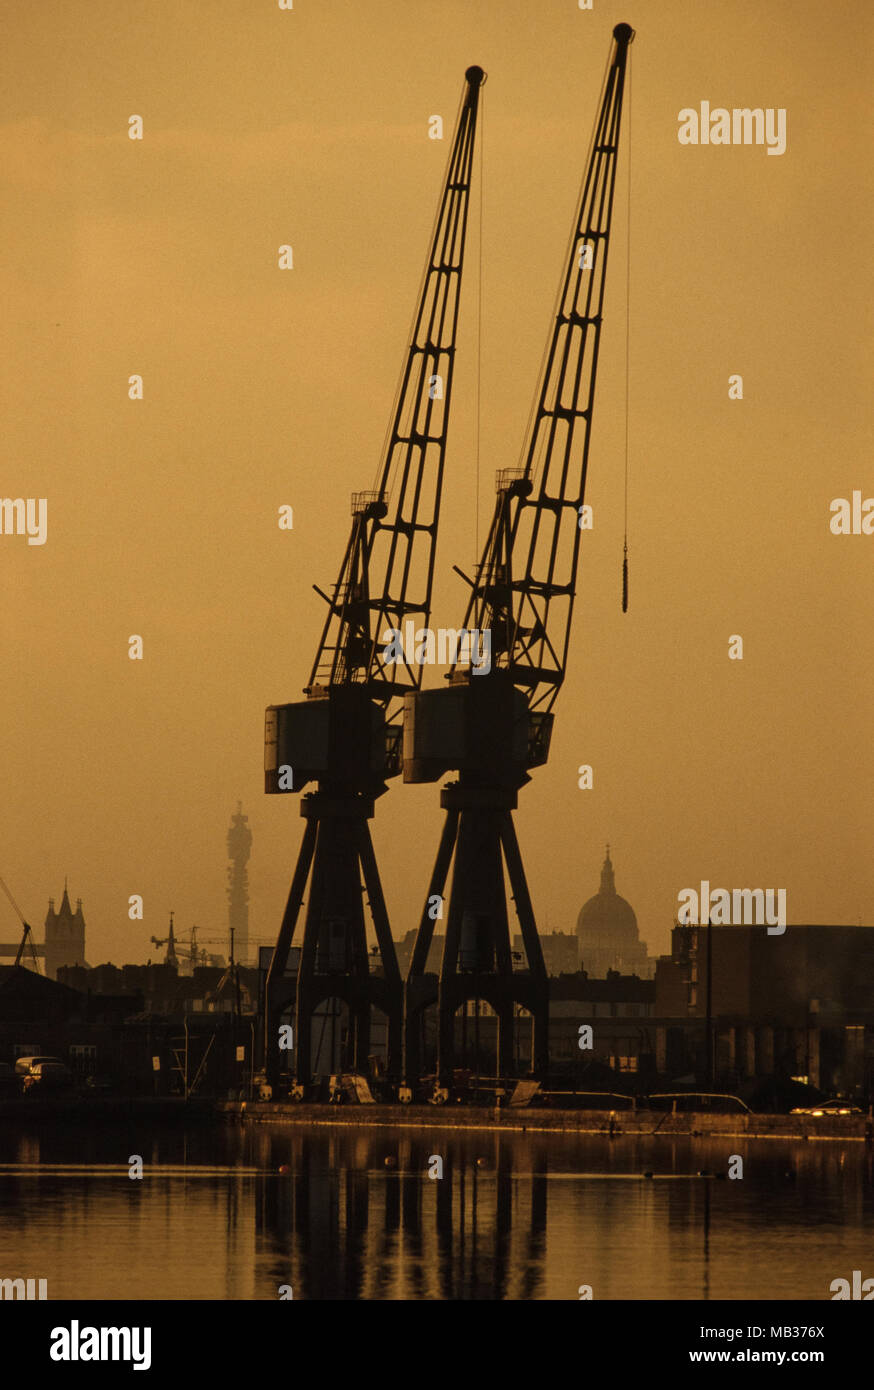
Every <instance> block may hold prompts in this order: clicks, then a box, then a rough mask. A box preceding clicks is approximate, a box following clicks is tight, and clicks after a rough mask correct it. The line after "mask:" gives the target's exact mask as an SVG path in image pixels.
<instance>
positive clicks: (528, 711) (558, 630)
mask: <svg viewBox="0 0 874 1390" xmlns="http://www.w3.org/2000/svg"><path fill="white" fill-rule="evenodd" d="M632 38H633V31H632V29H631V27H630V25H628V24H618V25H617V26H616V28H615V29H614V30H613V43H612V45H611V52H610V59H609V63H608V70H607V76H606V79H605V86H604V89H603V95H602V99H601V105H600V109H599V113H598V117H597V122H596V127H595V134H594V139H593V143H592V146H591V149H590V153H589V158H588V162H587V166H586V173H585V181H584V184H583V193H582V199H581V203H580V208H579V213H578V216H577V219H576V222H575V224H574V236H573V240H572V242H571V247H570V256H569V261H568V264H567V266H566V268H565V271H564V276H563V282H562V289H561V294H560V298H559V302H558V310H557V313H556V317H555V323H554V326H553V329H552V334H551V337H550V340H549V344H548V352H547V356H546V361H545V364H544V368H543V373H542V377H541V381H540V386H539V392H538V396H537V404H536V409H535V411H534V413H533V416H532V421H531V425H530V427H529V433H528V437H527V440H526V445H525V448H524V450H523V456H522V457H523V460H524V462H523V465H522V466H521V467H520V468H515V469H504V470H502V471H501V472H499V473H498V475H497V499H496V504H495V511H494V517H493V520H492V523H491V527H490V530H489V533H488V537H487V539H486V542H485V545H484V549H483V553H482V559H481V561H480V563H479V564H478V565H477V567H476V570H475V573H474V577H473V579H470V580H467V582H468V583H469V585H470V590H471V592H470V596H469V600H468V605H467V612H466V614H465V619H464V628H465V629H467V630H468V631H470V630H472V629H474V628H476V629H478V630H479V631H480V632H483V631H485V630H490V631H491V644H492V645H491V650H492V660H491V669H490V671H489V673H488V674H485V673H483V672H478V673H475V674H474V673H473V671H472V668H471V667H469V666H468V667H464V668H462V667H461V666H459V665H458V664H456V665H455V666H454V667H453V668H452V670H451V671H450V673H449V675H448V677H447V679H448V681H449V685H448V686H446V687H444V688H442V689H436V690H427V691H422V690H418V689H417V690H414V691H411V692H410V693H408V694H407V695H406V697H405V710H404V781H406V782H431V781H435V780H436V779H437V778H438V777H441V776H443V775H444V773H446V772H447V771H448V770H450V769H457V771H458V774H459V775H458V781H457V782H452V783H449V784H448V785H447V786H445V787H444V788H443V790H442V791H441V795H440V803H441V806H442V807H443V808H444V809H445V811H446V820H445V823H444V828H443V833H442V837H441V840H440V845H439V849H438V851H437V858H436V862H435V865H434V871H433V874H432V878H431V883H430V886H429V888H428V899H427V903H426V907H425V909H424V910H423V912H422V917H421V922H420V925H419V928H418V932H417V937H416V943H415V947H414V949H413V955H412V959H411V962H410V968H409V972H408V978H407V983H406V989H405V1019H406V1022H405V1065H404V1070H405V1076H406V1078H407V1080H408V1082H409V1081H412V1080H413V1079H414V1078H415V1077H417V1076H418V1075H419V1074H420V1073H421V1024H422V1017H423V1013H424V1010H425V1009H426V1008H427V1007H428V1006H429V1005H431V1004H433V1003H434V1002H435V1001H436V1003H437V1006H438V1051H437V1081H436V1086H435V1092H434V1099H435V1100H437V1101H441V1100H445V1099H446V1098H447V1094H448V1092H447V1086H448V1083H449V1082H450V1081H451V1079H452V1069H453V1063H454V1020H455V1015H456V1012H457V1010H458V1008H459V1006H461V1005H465V1006H466V1004H467V1001H468V1000H472V999H477V1000H479V999H484V1000H486V1001H487V1002H488V1003H489V1004H490V1005H491V1007H492V1009H493V1010H494V1012H495V1013H496V1015H497V1018H498V1049H497V1052H498V1056H497V1061H498V1075H499V1076H508V1075H510V1074H511V1072H512V1067H513V1043H514V1037H513V1032H514V1012H515V1006H516V1005H521V1006H522V1007H523V1008H524V1009H526V1010H527V1011H528V1012H529V1013H530V1014H531V1016H532V1034H533V1036H532V1045H531V1063H532V1070H533V1071H534V1072H535V1074H537V1073H539V1074H541V1075H542V1074H543V1072H544V1071H545V1070H546V1067H547V1065H548V1044H547V1029H548V1017H549V993H548V979H547V974H546V968H545V965H544V961H543V952H542V950H541V946H540V940H539V937H538V934H537V927H536V924H535V920H534V913H533V911H532V907H531V901H530V898H529V894H528V887H527V884H526V880H525V873H524V869H523V866H522V859H521V855H520V852H519V845H518V842H517V839H516V831H515V827H514V824H513V817H512V812H513V810H514V809H515V807H516V805H517V793H518V790H519V788H520V787H521V786H523V785H524V784H525V783H526V782H528V781H529V780H530V778H529V776H528V773H529V769H531V768H534V767H539V766H542V765H543V764H544V763H545V762H546V760H547V757H548V753H549V742H550V735H551V732H552V722H553V712H552V711H553V705H554V704H555V699H556V696H557V694H558V691H559V688H560V687H561V684H562V681H563V680H564V675H565V669H566V664H567V656H568V644H569V639H570V630H571V617H572V614H573V605H574V594H575V584H576V577H577V565H578V558H579V546H580V528H579V524H578V523H579V521H580V519H581V513H580V508H581V507H582V505H583V501H584V495H585V486H586V470H587V465H588V457H589V443H590V439H591V426H592V408H593V401H594V392H595V376H596V372H597V366H598V348H599V343H600V337H601V323H602V308H603V303H604V283H605V273H606V268H607V252H608V249H609V244H610V228H611V221H612V212H613V194H614V188H615V182H616V167H617V150H618V144H619V130H620V120H621V115H622V97H623V89H624V84H625V74H626V59H627V56H628V47H629V44H630V43H631V41H632ZM458 573H461V571H458ZM462 577H465V578H466V576H462ZM502 856H503V857H502ZM504 860H505V861H506V866H507V871H508V874H509V880H510V885H511V889H512V895H513V898H514V900H515V904H516V912H517V915H518V918H519V922H520V925H521V928H522V938H523V941H524V946H525V954H526V958H527V967H528V968H527V970H525V971H518V970H517V971H516V972H514V970H513V961H512V958H511V950H510V945H511V943H510V932H509V921H508V914H507V901H506V890H505V880H504ZM453 865H454V873H453V878H452V888H451V893H450V897H449V908H448V916H447V924H446V936H445V944H444V950H443V959H442V964H441V969H440V975H439V979H438V977H437V976H436V975H434V974H429V973H426V965H427V959H428V949H429V946H430V944H431V940H432V936H433V932H434V920H433V919H432V917H431V915H430V913H429V907H430V906H431V905H432V904H433V903H434V901H435V899H437V898H439V900H440V902H441V904H442V901H443V893H444V888H445V885H446V879H447V876H448V874H449V870H450V867H451V866H453ZM404 1094H405V1098H409V1095H410V1091H409V1087H407V1088H405V1092H404Z"/></svg>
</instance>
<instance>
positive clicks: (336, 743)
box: [264, 67, 485, 1095]
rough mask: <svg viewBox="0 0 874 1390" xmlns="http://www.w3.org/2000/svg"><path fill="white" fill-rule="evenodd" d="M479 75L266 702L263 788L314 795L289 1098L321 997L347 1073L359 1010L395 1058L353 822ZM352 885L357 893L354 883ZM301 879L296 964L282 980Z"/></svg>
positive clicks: (292, 992)
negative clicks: (354, 468)
mask: <svg viewBox="0 0 874 1390" xmlns="http://www.w3.org/2000/svg"><path fill="white" fill-rule="evenodd" d="M484 80H485V74H484V73H483V71H482V69H481V68H478V67H471V68H468V70H467V72H466V74H465V88H464V91H463V94H462V102H461V110H460V113H459V116H458V120H457V124H456V129H455V135H454V138H453V144H452V148H451V152H450V156H449V165H448V169H447V173H446V178H445V182H444V186H443V192H442V196H441V199H440V204H439V209H438V214H437V221H436V225H435V229H434V233H433V238H432V242H431V247H430V252H429V256H428V260H427V263H426V268H425V275H424V280H423V284H422V288H421V292H420V296H419V300H418V308H417V312H416V317H415V321H414V326H413V333H412V341H411V344H410V347H409V350H408V353H407V356H406V360H405V367H404V371H403V375H402V378H401V384H400V387H399V390H398V395H397V399H396V402H395V407H394V414H393V419H392V424H391V429H390V434H389V438H388V445H387V449H386V453H385V457H384V459H383V461H382V466H381V468H380V470H379V474H378V478H377V485H376V487H375V489H374V490H373V491H371V492H359V493H355V494H353V497H352V528H351V533H350V536H349V542H348V545H347V547H346V551H345V554H344V556H343V560H342V563H341V565H340V572H339V575H338V578H337V581H336V583H335V585H334V591H333V594H332V595H331V597H328V596H327V595H326V594H324V593H322V591H321V590H320V589H317V592H318V593H319V594H320V596H321V597H322V598H323V599H324V600H325V602H326V603H327V605H328V613H327V617H326V620H325V626H324V630H323V632H322V637H321V641H320V643H319V647H318V651H317V653H316V659H315V662H314V664H313V668H312V672H311V675H310V680H309V684H308V685H307V686H306V687H305V688H304V693H305V694H306V696H307V699H306V700H304V701H298V702H296V703H294V704H289V705H280V706H271V707H270V708H269V709H268V710H267V714H266V726H265V787H266V790H267V791H268V792H286V791H300V790H301V788H302V787H304V786H305V785H306V784H307V783H308V782H316V783H317V784H318V789H317V790H316V791H313V792H309V793H308V794H307V795H305V796H304V797H303V798H302V801H301V815H302V816H303V817H304V819H305V821H306V828H305V830H304V835H303V842H302V845H301V849H300V853H299V855H298V860H297V866H296V868H295V872H294V877H293V879H292V883H291V889H290V891H289V895H288V902H287V904H286V908H285V913H284V916H283V919H282V925H281V927H280V931H279V937H278V940H277V943H276V948H275V950H274V952H273V958H272V961H271V964H270V968H269V971H268V975H267V981H266V989H265V1005H264V1020H265V1040H264V1041H265V1063H266V1068H267V1075H268V1080H269V1081H270V1082H271V1084H273V1085H274V1086H275V1084H276V1080H277V1078H278V1068H279V1052H278V1042H279V1037H278V1033H279V1027H278V1025H279V1021H280V1019H281V1017H282V1014H283V1012H284V1010H286V1009H287V1008H288V1007H289V1005H290V1004H291V1003H292V1001H293V1002H294V1008H295V1023H296V1027H295V1036H296V1043H297V1047H296V1053H295V1076H296V1079H297V1083H298V1089H297V1094H299V1095H300V1094H302V1088H303V1087H304V1086H305V1085H306V1084H308V1083H309V1082H310V1080H311V1071H310V1066H311V1019H312V1016H313V1013H314V1012H315V1010H316V1008H317V1007H318V1005H319V1004H320V1003H321V1002H322V1001H323V1000H325V999H327V998H331V997H335V998H339V999H341V1000H343V1001H344V1002H345V1003H346V1005H347V1006H348V1009H349V1012H350V1020H351V1028H350V1032H351V1044H352V1057H351V1059H350V1061H351V1065H352V1066H353V1067H354V1069H355V1070H363V1069H364V1068H365V1066H366V1059H367V1055H368V1052H369V1047H370V1011H371V1007H372V1006H374V1005H375V1006H376V1007H377V1008H379V1009H380V1010H382V1012H383V1013H384V1014H385V1015H387V1018H388V1061H389V1072H390V1073H391V1072H393V1073H394V1074H397V1073H398V1072H399V1069H400V1063H401V1051H402V1015H403V993H402V984H401V978H400V972H399V970H398V964H397V958H396V955H395V949H394V943H393V941H392V937H391V931H390V929H389V923H388V915H387V913H386V908H385V902H384V899H383V893H382V887H381V884H380V881H379V873H378V870H377V866H376V858H375V855H374V851H373V843H372V841H371V837H370V829H369V826H368V824H367V822H368V820H370V818H371V817H372V816H373V814H374V802H375V800H376V798H377V797H379V796H381V795H382V794H383V793H384V792H385V791H386V790H387V787H386V779H387V778H390V777H392V776H395V775H397V773H399V772H400V769H401V759H400V738H401V725H400V717H399V716H400V706H399V705H397V706H396V710H395V712H394V715H393V717H392V716H391V715H390V712H389V706H390V705H391V704H392V702H393V700H395V699H396V697H398V696H400V695H403V694H404V693H405V692H407V691H410V690H417V689H418V688H419V686H420V683H421V674H422V668H421V667H420V666H418V665H415V664H407V663H406V662H405V661H402V662H398V663H390V662H388V661H387V660H386V647H385V641H384V634H385V630H386V629H387V628H389V629H392V628H400V629H403V624H404V622H405V620H407V619H409V618H411V617H412V616H413V615H416V616H419V618H420V621H422V622H423V623H424V624H425V625H427V624H428V621H429V618H430V609H431V589H432V580H433V573H434V556H435V546H436V540H437V523H438V518H439V514H440V494H441V487H442V482H443V466H444V458H445V452H446V435H447V427H448V423H449V405H450V399H451V391H452V379H453V375H454V367H455V347H456V335H457V327H458V311H459V298H460V290H461V275H462V267H463V256H464V246H465V237H466V230H467V219H468V204H469V200H470V187H471V173H472V168H473V153H474V139H475V133H476V122H477V110H478V103H479V92H480V87H481V85H482V83H483V81H484ZM362 875H363V881H364V882H363V887H362ZM308 882H309V891H308V901H307V912H306V920H305V923H304V932H303V944H302V950H301V956H300V966H299V969H298V972H297V979H296V981H295V980H293V979H290V978H289V977H288V976H287V975H286V967H287V964H288V958H289V951H290V948H291V944H292V940H293V936H294V931H295V926H296V923H297V919H298V915H299V913H300V909H301V904H302V901H303V897H304V892H305V890H306V888H307V883H308ZM364 892H366V896H367V902H368V905H369V908H370V913H371V916H372V919H373V925H374V929H375V932H376V939H377V943H378V948H379V959H380V963H381V973H376V971H374V972H373V973H371V969H370V964H369V960H368V950H367V937H366V930H365V915H364V901H363V893H364Z"/></svg>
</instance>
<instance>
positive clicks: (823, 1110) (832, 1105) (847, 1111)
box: [789, 1100, 865, 1115]
mask: <svg viewBox="0 0 874 1390" xmlns="http://www.w3.org/2000/svg"><path fill="white" fill-rule="evenodd" d="M864 1113H865V1112H864V1110H861V1109H860V1108H859V1106H858V1105H852V1104H851V1103H850V1102H849V1101H848V1100H824V1101H821V1102H819V1103H818V1104H817V1105H800V1106H798V1108H797V1109H795V1110H790V1111H789V1114H790V1115H863V1114H864Z"/></svg>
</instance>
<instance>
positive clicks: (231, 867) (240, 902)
mask: <svg viewBox="0 0 874 1390" xmlns="http://www.w3.org/2000/svg"><path fill="white" fill-rule="evenodd" d="M251 851H252V832H251V830H250V829H249V817H248V816H244V815H243V803H242V801H238V802H237V814H236V815H235V816H232V817H231V828H230V830H229V831H228V859H229V860H230V861H231V862H230V863H229V864H228V923H229V925H230V927H231V928H232V929H233V932H234V959H235V960H237V961H238V962H239V964H240V965H248V964H249V870H248V868H247V867H246V866H247V864H248V862H249V855H250V853H251Z"/></svg>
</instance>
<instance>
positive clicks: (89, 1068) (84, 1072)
mask: <svg viewBox="0 0 874 1390" xmlns="http://www.w3.org/2000/svg"><path fill="white" fill-rule="evenodd" d="M70 1065H71V1067H72V1068H73V1071H74V1072H75V1073H76V1075H77V1076H93V1075H94V1073H95V1071H96V1070H97V1048H96V1047H95V1046H94V1044H93V1043H71V1044H70Z"/></svg>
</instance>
